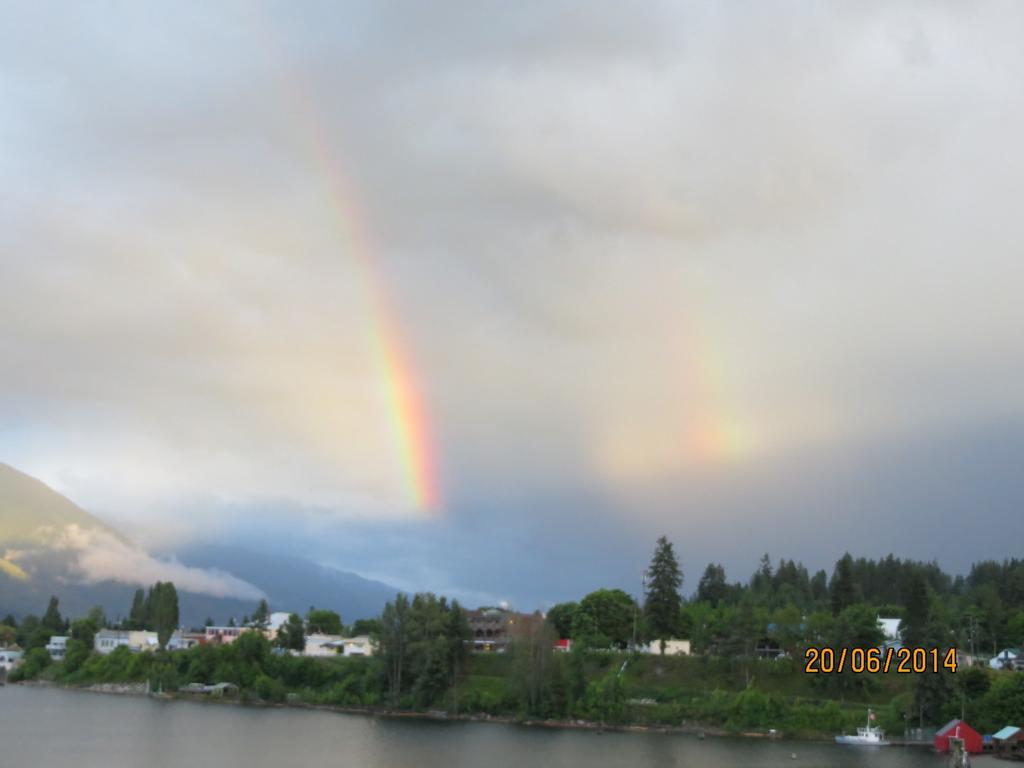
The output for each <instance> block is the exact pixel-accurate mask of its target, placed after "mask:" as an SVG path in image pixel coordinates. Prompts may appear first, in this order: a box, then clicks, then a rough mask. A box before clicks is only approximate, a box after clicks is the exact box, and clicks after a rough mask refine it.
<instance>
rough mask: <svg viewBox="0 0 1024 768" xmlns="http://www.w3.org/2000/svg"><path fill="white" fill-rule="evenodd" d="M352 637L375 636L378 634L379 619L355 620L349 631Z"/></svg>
mask: <svg viewBox="0 0 1024 768" xmlns="http://www.w3.org/2000/svg"><path fill="white" fill-rule="evenodd" d="M351 632H352V635H353V637H358V636H359V635H370V636H374V637H375V636H376V635H378V634H379V633H380V619H356V620H355V621H354V622H353V623H352V629H351Z"/></svg>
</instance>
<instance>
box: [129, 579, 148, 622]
mask: <svg viewBox="0 0 1024 768" xmlns="http://www.w3.org/2000/svg"><path fill="white" fill-rule="evenodd" d="M147 608H148V606H147V604H146V591H145V590H144V589H142V587H139V588H138V589H136V590H135V594H134V596H133V597H132V607H131V608H130V609H129V611H128V621H127V627H126V628H127V629H146V628H147V627H148V626H149V624H150V621H149V616H148V615H147Z"/></svg>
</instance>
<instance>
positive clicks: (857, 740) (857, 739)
mask: <svg viewBox="0 0 1024 768" xmlns="http://www.w3.org/2000/svg"><path fill="white" fill-rule="evenodd" d="M874 719H875V713H874V712H872V711H871V710H870V709H869V710H868V722H867V725H865V726H864V727H863V728H858V729H857V735H856V736H846V735H843V736H836V744H853V745H859V746H865V747H887V746H889V742H888V741H886V740H885V731H883V730H882V729H881V728H879V727H878V726H873V725H871V721H872V720H874Z"/></svg>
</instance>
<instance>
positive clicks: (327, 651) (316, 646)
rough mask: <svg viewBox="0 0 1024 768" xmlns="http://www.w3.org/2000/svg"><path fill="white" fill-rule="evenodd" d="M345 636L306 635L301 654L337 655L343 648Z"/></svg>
mask: <svg viewBox="0 0 1024 768" xmlns="http://www.w3.org/2000/svg"><path fill="white" fill-rule="evenodd" d="M344 640H345V638H344V637H342V636H341V635H322V634H318V633H314V634H312V635H306V649H305V650H304V651H303V652H302V655H303V656H337V655H338V653H339V651H342V652H343V651H344V649H345V643H344Z"/></svg>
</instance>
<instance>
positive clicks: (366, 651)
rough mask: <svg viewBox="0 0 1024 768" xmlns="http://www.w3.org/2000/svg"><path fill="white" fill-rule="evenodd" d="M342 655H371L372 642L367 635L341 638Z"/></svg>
mask: <svg viewBox="0 0 1024 768" xmlns="http://www.w3.org/2000/svg"><path fill="white" fill-rule="evenodd" d="M341 642H342V647H341V650H340V653H341V655H342V656H373V643H372V642H371V641H370V636H369V635H356V636H355V637H346V638H343V639H342V641H341Z"/></svg>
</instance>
